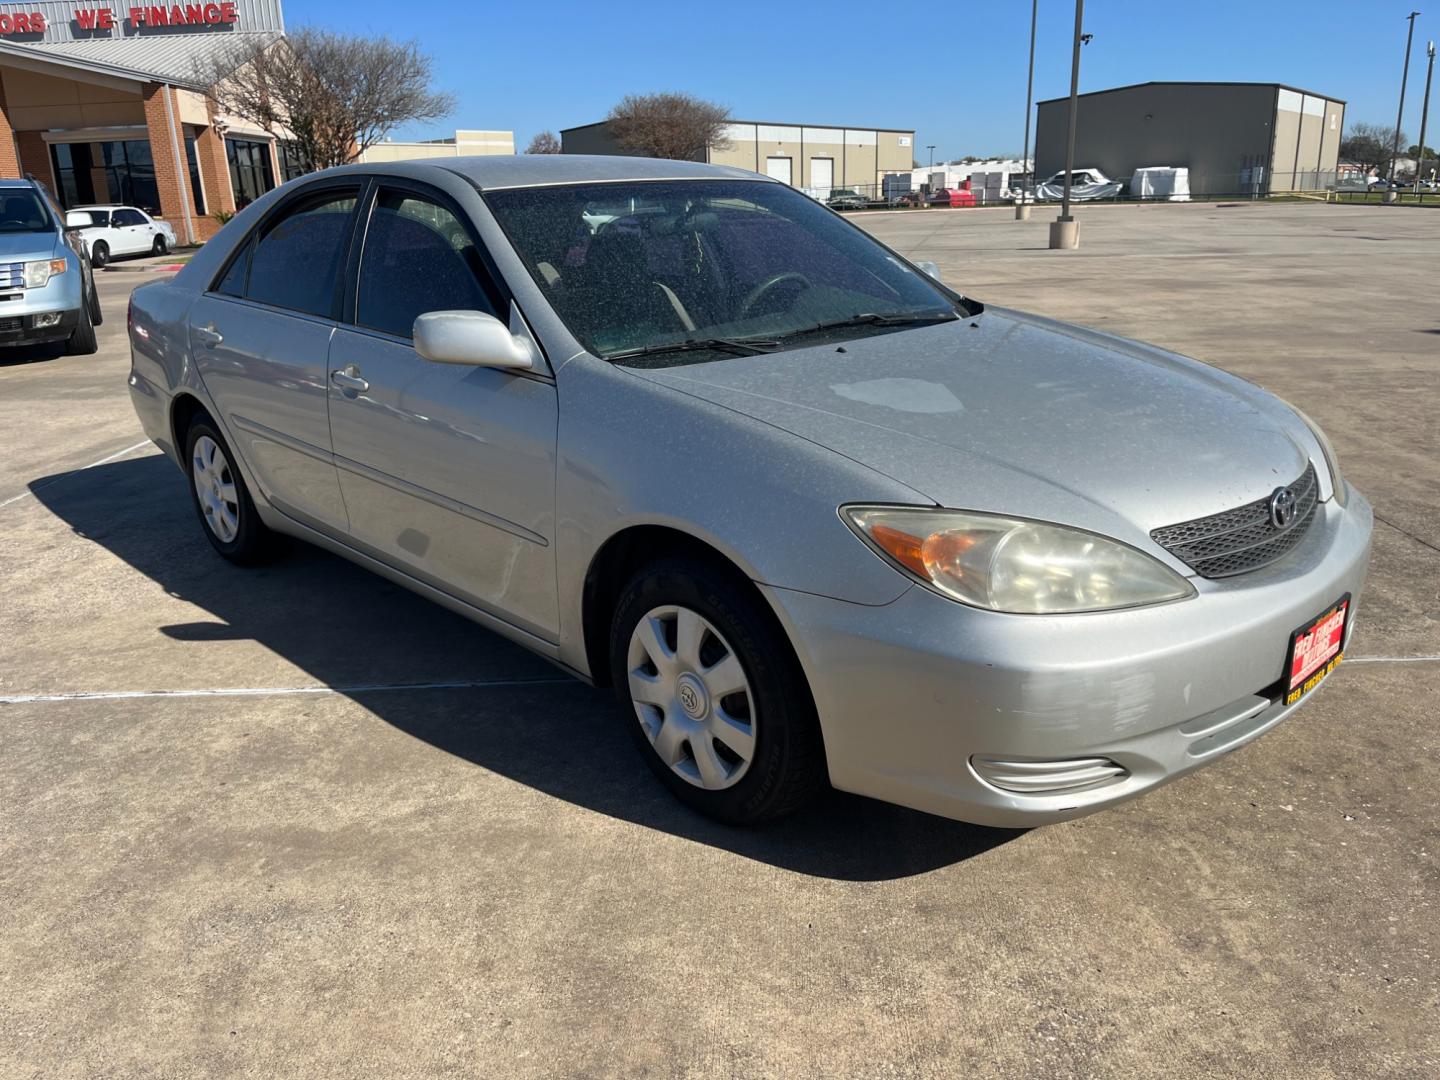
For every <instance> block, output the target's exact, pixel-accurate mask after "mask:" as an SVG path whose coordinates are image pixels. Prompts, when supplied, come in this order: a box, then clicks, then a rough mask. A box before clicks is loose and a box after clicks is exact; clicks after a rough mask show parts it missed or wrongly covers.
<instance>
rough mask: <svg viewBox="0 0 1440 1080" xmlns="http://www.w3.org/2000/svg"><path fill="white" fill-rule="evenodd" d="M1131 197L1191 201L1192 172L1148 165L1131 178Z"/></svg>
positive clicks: (1167, 166) (1137, 170) (1165, 166)
mask: <svg viewBox="0 0 1440 1080" xmlns="http://www.w3.org/2000/svg"><path fill="white" fill-rule="evenodd" d="M1130 196H1131V198H1135V199H1157V200H1164V201H1166V202H1189V201H1190V170H1189V169H1185V168H1179V169H1177V168H1171V167H1170V166H1169V165H1147V166H1146V167H1145V168H1143V169H1136V170H1135V175H1133V176H1132V177H1130Z"/></svg>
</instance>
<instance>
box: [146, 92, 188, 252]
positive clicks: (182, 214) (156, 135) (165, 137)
mask: <svg viewBox="0 0 1440 1080" xmlns="http://www.w3.org/2000/svg"><path fill="white" fill-rule="evenodd" d="M172 117H173V118H174V121H175V127H174V133H173V135H172V133H171V127H170V121H171V118H172ZM145 126H146V128H148V129H149V132H150V156H151V157H152V158H153V159H154V161H155V184H156V186H157V187H158V188H159V189H160V216H161V217H163V218H164V219H165V220H166V221H168V222H169V223H170V227H171V228H173V229H174V230H175V238H176V239H177V240H178V241H179V242H180V243H182V244H183V243H186V241H187V237H186V235H185V232H186V229H185V218H186V214H187V213H188V214H189V217H190V223H191V224H190V228H191V230H192V231H197V230H196V225H197V222H196V217H197V215H196V213H195V204H194V202H192V201H191V197H190V183H189V175H188V174H189V169H188V168H187V166H186V164H185V156H184V155H185V132H184V129H183V128H182V127H181V126H180V107H179V105H178V104H177V103H176V101H175V94H174V92H173V91H172V90H171V89H170V87H168V86H166V85H165V84H163V83H146V84H145ZM177 143H178V144H179V145H178V147H177V145H176V144H177ZM177 149H178V151H179V155H180V156H179V158H178V160H177V158H176V151H177Z"/></svg>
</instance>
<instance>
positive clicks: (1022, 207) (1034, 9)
mask: <svg viewBox="0 0 1440 1080" xmlns="http://www.w3.org/2000/svg"><path fill="white" fill-rule="evenodd" d="M1039 14H1040V0H1030V74H1029V76H1028V77H1027V78H1026V81H1025V145H1024V146H1022V147H1021V148H1020V174H1021V175H1022V176H1023V175H1024V174H1025V170H1026V169H1028V168H1030V100H1031V98H1033V97H1034V96H1035V21H1036V18H1037V17H1038V16H1039ZM1030 183H1031V184H1032V185H1033V184H1034V183H1035V176H1034V170H1031V176H1030ZM1015 220H1016V221H1029V220H1030V204H1029V202H1027V201H1026V199H1025V185H1024V184H1023V183H1022V184H1021V185H1020V201H1019V202H1017V203H1016V204H1015Z"/></svg>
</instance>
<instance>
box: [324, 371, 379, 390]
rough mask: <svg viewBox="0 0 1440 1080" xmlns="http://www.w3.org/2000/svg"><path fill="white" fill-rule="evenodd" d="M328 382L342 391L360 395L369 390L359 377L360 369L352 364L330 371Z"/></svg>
mask: <svg viewBox="0 0 1440 1080" xmlns="http://www.w3.org/2000/svg"><path fill="white" fill-rule="evenodd" d="M330 381H331V382H332V383H334V384H335V385H336V386H338V387H340V388H341V389H342V390H354V391H356V392H357V393H361V394H363V393H364V392H365V391H366V390H369V389H370V384H369V383H368V382H366V381H365V380H364V379H362V378H361V377H360V369H359V368H357V367H356V366H355V365H354V364H351V365H350V366H349V367H346V368H344V369H343V370H342V369H339V368H337V369H336V370H334V371H332V372H331V373H330Z"/></svg>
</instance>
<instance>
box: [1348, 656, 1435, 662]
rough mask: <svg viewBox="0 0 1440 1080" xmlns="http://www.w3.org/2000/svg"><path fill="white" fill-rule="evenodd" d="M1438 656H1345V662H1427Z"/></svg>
mask: <svg viewBox="0 0 1440 1080" xmlns="http://www.w3.org/2000/svg"><path fill="white" fill-rule="evenodd" d="M1437 660H1440V656H1347V657H1346V658H1345V663H1347V664H1429V663H1434V662H1435V661H1437Z"/></svg>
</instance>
